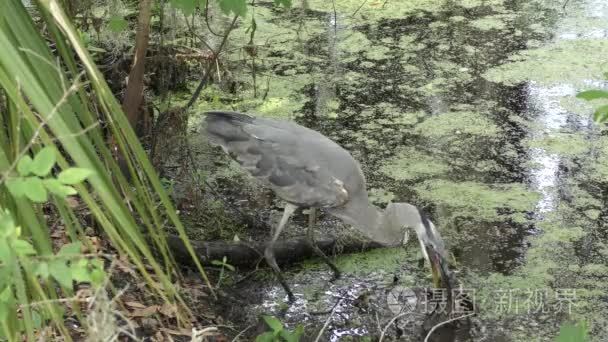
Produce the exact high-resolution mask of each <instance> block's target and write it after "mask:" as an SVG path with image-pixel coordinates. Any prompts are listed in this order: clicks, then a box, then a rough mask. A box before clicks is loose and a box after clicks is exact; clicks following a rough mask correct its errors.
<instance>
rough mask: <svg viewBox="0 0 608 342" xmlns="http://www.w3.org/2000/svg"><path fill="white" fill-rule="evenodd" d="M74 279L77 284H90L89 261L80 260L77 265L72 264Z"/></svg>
mask: <svg viewBox="0 0 608 342" xmlns="http://www.w3.org/2000/svg"><path fill="white" fill-rule="evenodd" d="M72 278H73V279H74V280H76V281H77V282H87V283H88V282H90V281H91V272H90V271H89V261H88V260H87V259H80V260H78V262H77V263H75V264H72Z"/></svg>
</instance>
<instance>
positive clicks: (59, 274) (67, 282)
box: [49, 259, 72, 288]
mask: <svg viewBox="0 0 608 342" xmlns="http://www.w3.org/2000/svg"><path fill="white" fill-rule="evenodd" d="M49 273H50V274H51V276H53V278H54V279H55V280H57V282H58V283H59V285H61V286H62V287H64V288H71V287H72V271H71V270H70V268H69V267H68V265H66V262H65V260H61V259H59V260H53V261H51V262H50V263H49Z"/></svg>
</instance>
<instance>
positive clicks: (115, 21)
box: [108, 16, 129, 33]
mask: <svg viewBox="0 0 608 342" xmlns="http://www.w3.org/2000/svg"><path fill="white" fill-rule="evenodd" d="M127 26H129V22H128V21H126V20H125V19H124V18H123V17H119V16H113V17H111V18H110V20H108V28H109V29H110V31H112V32H116V33H119V32H122V31H124V30H125V29H126V28H127Z"/></svg>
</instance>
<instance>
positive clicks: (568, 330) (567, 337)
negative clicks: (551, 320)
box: [555, 322, 589, 342]
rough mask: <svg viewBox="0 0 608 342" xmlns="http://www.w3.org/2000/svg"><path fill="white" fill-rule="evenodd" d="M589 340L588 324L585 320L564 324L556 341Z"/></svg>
mask: <svg viewBox="0 0 608 342" xmlns="http://www.w3.org/2000/svg"><path fill="white" fill-rule="evenodd" d="M586 341H589V336H587V325H586V323H585V322H579V323H577V324H576V325H574V324H564V325H562V326H561V328H560V329H559V335H558V336H557V339H556V340H555V342H586Z"/></svg>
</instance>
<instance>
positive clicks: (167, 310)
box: [160, 302, 177, 318]
mask: <svg viewBox="0 0 608 342" xmlns="http://www.w3.org/2000/svg"><path fill="white" fill-rule="evenodd" d="M176 312H177V306H175V304H171V303H167V302H165V303H164V304H163V306H161V308H160V313H161V314H163V315H165V316H167V317H171V318H173V317H175V314H176Z"/></svg>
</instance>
